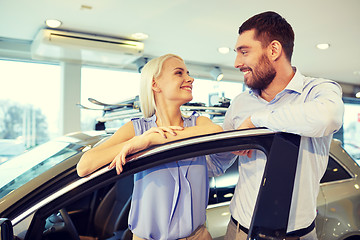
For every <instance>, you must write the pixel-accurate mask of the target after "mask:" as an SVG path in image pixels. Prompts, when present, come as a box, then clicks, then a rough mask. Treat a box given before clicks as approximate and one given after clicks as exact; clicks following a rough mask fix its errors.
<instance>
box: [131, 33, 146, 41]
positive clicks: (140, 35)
mask: <svg viewBox="0 0 360 240" xmlns="http://www.w3.org/2000/svg"><path fill="white" fill-rule="evenodd" d="M131 37H132V38H134V39H136V40H145V39H147V38H148V37H149V35H147V34H146V33H141V32H138V33H133V34H131Z"/></svg>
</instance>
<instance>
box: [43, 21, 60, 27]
mask: <svg viewBox="0 0 360 240" xmlns="http://www.w3.org/2000/svg"><path fill="white" fill-rule="evenodd" d="M45 24H46V26H48V27H50V28H58V27H60V26H61V25H62V22H61V21H59V20H56V19H48V20H46V21H45Z"/></svg>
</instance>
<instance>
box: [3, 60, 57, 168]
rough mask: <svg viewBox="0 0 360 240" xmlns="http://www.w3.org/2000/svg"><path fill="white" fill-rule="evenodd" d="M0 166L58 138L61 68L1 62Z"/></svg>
mask: <svg viewBox="0 0 360 240" xmlns="http://www.w3.org/2000/svg"><path fill="white" fill-rule="evenodd" d="M0 69H1V71H0V82H1V86H2V87H1V88H0V164H1V163H3V162H5V161H7V160H8V159H9V158H12V157H14V156H16V155H18V154H20V153H22V152H24V151H25V150H27V149H30V148H32V147H34V146H36V145H38V144H41V143H44V142H46V141H48V140H49V139H52V138H54V137H57V136H59V134H60V133H59V111H58V110H59V106H60V91H59V89H60V67H59V66H58V65H50V64H40V63H34V62H19V61H10V60H1V59H0Z"/></svg>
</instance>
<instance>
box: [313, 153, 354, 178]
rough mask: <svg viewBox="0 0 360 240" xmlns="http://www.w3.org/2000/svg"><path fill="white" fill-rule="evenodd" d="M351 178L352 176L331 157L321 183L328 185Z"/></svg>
mask: <svg viewBox="0 0 360 240" xmlns="http://www.w3.org/2000/svg"><path fill="white" fill-rule="evenodd" d="M348 178H351V176H350V174H349V173H348V172H347V171H346V170H345V169H344V168H343V167H342V166H341V165H340V164H339V163H338V162H337V161H336V160H334V159H333V158H332V157H329V163H328V166H327V168H326V171H325V174H324V176H323V177H322V179H321V181H320V183H327V182H333V181H339V180H344V179H348Z"/></svg>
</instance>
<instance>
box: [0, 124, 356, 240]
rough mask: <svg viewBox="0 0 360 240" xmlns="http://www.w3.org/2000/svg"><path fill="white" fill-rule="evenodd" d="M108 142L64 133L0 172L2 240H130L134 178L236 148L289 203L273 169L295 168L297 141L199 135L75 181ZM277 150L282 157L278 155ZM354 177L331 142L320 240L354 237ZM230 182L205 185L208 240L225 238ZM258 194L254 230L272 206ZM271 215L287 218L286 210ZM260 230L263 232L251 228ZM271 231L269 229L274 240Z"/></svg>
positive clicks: (263, 134) (230, 177)
mask: <svg viewBox="0 0 360 240" xmlns="http://www.w3.org/2000/svg"><path fill="white" fill-rule="evenodd" d="M110 135H111V134H109V133H106V132H105V131H96V132H88V133H75V134H70V135H67V136H64V137H61V138H58V139H56V140H53V141H50V142H48V143H46V144H44V145H41V146H39V147H37V148H35V149H33V150H31V151H29V152H27V153H25V154H24V155H21V156H19V157H16V158H13V159H11V160H9V161H7V162H5V163H3V164H2V165H0V172H1V180H0V218H1V219H0V224H1V235H2V236H1V237H2V238H1V240H5V239H6V240H7V239H11V238H10V235H11V231H12V230H13V233H14V235H15V236H16V237H15V239H21V240H24V239H26V240H27V239H31V240H57V239H72V240H78V239H80V237H81V239H84V238H86V239H95V238H98V239H107V240H112V239H122V240H127V239H131V232H130V231H129V230H128V228H127V220H128V212H129V208H130V201H131V194H132V186H133V174H134V173H136V172H139V171H142V170H144V169H147V168H151V167H153V166H156V165H159V164H164V163H166V162H170V161H178V160H181V159H185V158H189V157H193V156H199V155H208V154H214V153H220V152H228V151H235V150H243V149H253V148H256V149H260V150H262V151H264V152H265V153H266V155H267V156H268V162H269V163H270V162H271V163H274V164H271V165H269V164H267V166H268V165H269V166H273V168H270V167H269V168H266V169H267V170H265V172H264V177H266V178H267V183H268V182H269V185H266V186H265V187H267V188H268V189H267V190H271V191H270V193H273V192H276V191H278V190H279V189H277V188H276V187H277V185H278V184H275V187H274V186H272V185H271V182H272V181H271V179H272V175H274V174H275V175H279V171H280V172H282V174H280V175H281V177H285V178H286V179H285V180H286V181H285V180H284V179H281V180H282V183H281V184H284V186H280V189H281V192H287V193H286V194H285V195H287V196H290V198H287V199H286V201H285V203H284V204H283V205H282V206H287V205H289V204H290V202H289V201H291V195H292V194H291V193H292V191H290V190H292V185H293V177H294V176H292V175H294V174H291V171H288V169H289V168H286V171H284V168H282V167H281V165H276V164H281V162H282V161H281V160H282V158H287V160H291V161H288V162H292V166H294V165H295V166H296V159H297V150H298V145H299V141H300V140H299V139H300V138H299V137H298V136H295V135H291V134H284V133H273V132H270V131H269V130H267V129H261V128H260V129H249V130H237V131H229V132H223V133H216V134H210V135H203V136H198V137H193V138H189V139H184V140H181V141H176V142H172V143H168V144H165V145H160V146H156V147H153V148H150V149H147V150H146V151H142V152H140V153H138V154H134V155H132V156H129V158H130V159H131V161H130V162H128V163H127V164H126V165H125V166H124V171H123V172H122V174H120V175H116V172H115V170H109V169H108V168H107V167H104V168H102V169H100V170H98V171H96V172H94V173H93V174H91V175H89V176H87V177H84V178H80V177H78V176H77V173H76V164H77V162H78V161H79V159H80V157H81V155H82V154H83V152H85V151H86V150H88V149H90V148H91V147H93V146H94V145H95V144H96V143H98V142H99V141H102V140H103V139H106V138H107V137H109V136H110ZM283 148H284V149H288V151H289V152H288V153H286V152H287V151H282V149H283ZM274 156H275V157H274ZM276 159H278V162H276ZM288 172H290V173H289V174H288ZM359 174H360V170H359V166H358V165H357V164H356V163H355V162H354V161H353V160H352V159H351V158H350V157H349V156H348V155H347V154H346V152H345V151H343V150H342V148H341V144H340V143H339V142H337V141H333V143H332V145H331V157H330V161H329V166H328V169H327V171H326V174H325V176H324V177H323V182H322V184H321V191H320V194H319V197H318V217H317V220H316V224H317V233H318V236H319V239H326V240H327V239H347V240H350V239H355V237H357V238H358V237H359V236H360V231H359V229H360V223H359V220H360V217H359V209H360V192H359V191H360V190H359V185H360V182H359V178H358V176H359ZM291 177H292V178H291ZM237 178H238V175H237V164H236V163H234V164H233V165H232V166H231V167H230V168H229V169H228V170H227V171H226V173H225V174H224V175H222V176H219V177H214V178H211V179H210V187H211V188H210V195H209V205H208V209H207V222H206V226H207V228H208V229H209V232H210V233H211V234H212V236H213V238H214V239H223V236H224V234H225V231H226V226H227V224H228V222H229V219H230V215H229V207H228V205H229V201H230V200H231V197H232V194H233V191H234V187H235V184H236V182H237ZM289 179H290V180H289ZM269 180H270V181H269ZM269 187H272V189H269ZM261 189H263V188H262V187H261ZM264 189H265V190H266V188H264ZM284 189H287V191H284ZM261 191H262V190H261ZM265 193H266V192H265ZM264 195H265V197H263V198H260V197H259V199H258V202H259V203H260V204H259V205H257V207H256V209H258V210H256V211H255V212H254V216H255V217H254V220H253V224H252V225H254V226H257V224H258V223H260V222H259V221H257V220H258V219H261V218H267V217H269V216H271V214H272V210H273V209H272V208H274V206H271V205H270V206H269V205H267V204H271V202H272V201H271V199H272V198H276V197H277V195H278V194H270V195H268V196H266V194H264ZM277 210H278V211H279V212H283V214H284V215H283V216H286V214H288V212H289V207H283V208H281V209H277ZM277 220H278V221H275V222H277V223H276V224H278V225H277V227H279V226H280V228H281V229H282V230H283V232H282V233H284V231H286V226H287V221H286V222H284V221H282V220H284V218H283V219H277ZM258 226H260V225H258ZM261 227H264V226H260V228H257V229H261ZM265 227H266V226H265ZM278 229H279V228H277V229H274V234H275V231H277V230H278ZM252 230H253V229H252V228H250V234H254V236H255V237H254V238H253V239H257V238H256V236H258V235H259V232H256V231H252ZM6 232H7V233H8V234H9V236H6ZM260 233H261V232H260Z"/></svg>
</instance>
